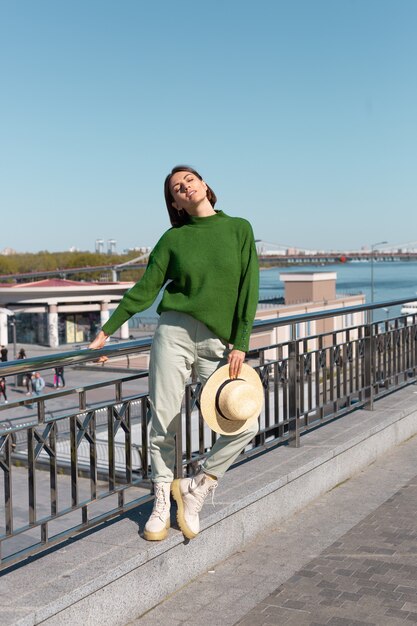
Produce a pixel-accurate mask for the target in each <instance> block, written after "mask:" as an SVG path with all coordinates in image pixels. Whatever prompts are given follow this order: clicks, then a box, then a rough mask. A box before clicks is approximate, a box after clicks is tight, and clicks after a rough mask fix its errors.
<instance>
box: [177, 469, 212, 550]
mask: <svg viewBox="0 0 417 626" xmlns="http://www.w3.org/2000/svg"><path fill="white" fill-rule="evenodd" d="M217 485H218V482H217V480H214V479H213V478H210V476H208V475H207V474H205V473H204V472H200V473H199V474H197V476H194V478H180V479H177V480H174V482H173V483H172V495H173V498H174V500H175V502H176V503H177V507H178V510H177V521H178V525H179V527H180V528H181V530H182V533H183V535H184V537H186V538H187V539H193V538H194V537H196V536H197V535H198V533H199V532H200V519H199V516H198V514H199V513H200V511H201V509H202V508H203V504H204V500H205V499H206V498H207V496H208V495H209V493H213V492H214V490H215V489H216V487H217Z"/></svg>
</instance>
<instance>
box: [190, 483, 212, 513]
mask: <svg viewBox="0 0 417 626" xmlns="http://www.w3.org/2000/svg"><path fill="white" fill-rule="evenodd" d="M201 486H202V485H201V483H200V484H199V485H197V487H195V490H194V489H190V493H191V494H192V495H193V496H194V498H195V502H194V503H193V505H192V507H191V508H192V513H200V511H201V509H202V508H203V504H204V500H205V499H206V498H207V496H208V495H209V493H211V503H212V505H213V506H215V504H214V492H215V490H216V487H217V482H214V481H213V484H211V485H209V486H208V487H206V488H205V490H204V492H203V493H198V491H197V490H198V489H199V488H200V487H201Z"/></svg>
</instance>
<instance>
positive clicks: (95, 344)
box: [88, 330, 109, 363]
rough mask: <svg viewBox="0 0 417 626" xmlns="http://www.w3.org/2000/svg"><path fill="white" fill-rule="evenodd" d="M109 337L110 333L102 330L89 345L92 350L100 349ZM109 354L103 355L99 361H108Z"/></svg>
mask: <svg viewBox="0 0 417 626" xmlns="http://www.w3.org/2000/svg"><path fill="white" fill-rule="evenodd" d="M108 338H109V335H106V333H104V332H103V331H102V330H100V332H99V333H98V335H97V336H96V337H95V338H94V339H93V341H92V342H91V343H90V345H89V346H88V347H89V348H90V349H91V350H100V348H104V346H105V345H106V341H107V339H108ZM108 360H109V359H108V357H107V356H101V357H100V358H99V359H97V361H98V362H99V363H105V362H106V361H108Z"/></svg>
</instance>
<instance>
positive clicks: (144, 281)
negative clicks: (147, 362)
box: [103, 242, 168, 335]
mask: <svg viewBox="0 0 417 626" xmlns="http://www.w3.org/2000/svg"><path fill="white" fill-rule="evenodd" d="M158 244H159V242H158ZM158 244H157V245H156V246H155V248H154V250H153V251H152V253H151V255H150V257H149V261H148V265H147V267H146V271H145V273H144V275H143V276H142V278H141V279H140V280H139V281H138V282H137V283H136V285H134V286H133V287H132V288H131V289H129V291H127V292H126V293H125V295H124V296H123V298H122V299H121V301H120V303H119V305H118V307H117V309H115V310H114V311H113V313H112V315H111V317H110V318H109V319H108V320H107V322H106V323H105V324H104V325H103V331H104V332H105V333H106V335H112V334H113V333H114V332H115V331H116V330H117V329H118V328H120V326H121V325H122V324H124V322H126V321H127V320H128V319H130V318H131V317H132V315H134V314H135V313H140V312H141V311H145V310H146V309H148V308H149V307H150V306H151V304H153V302H154V301H155V299H156V297H157V295H158V293H159V292H160V290H161V289H162V287H163V286H164V284H165V283H166V271H167V269H166V268H167V266H168V255H167V253H166V251H163V250H162V251H161V247H162V246H161V245H158Z"/></svg>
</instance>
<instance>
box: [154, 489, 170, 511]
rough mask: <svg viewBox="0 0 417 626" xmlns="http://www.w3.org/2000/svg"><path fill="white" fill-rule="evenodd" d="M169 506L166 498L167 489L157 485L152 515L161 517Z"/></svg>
mask: <svg viewBox="0 0 417 626" xmlns="http://www.w3.org/2000/svg"><path fill="white" fill-rule="evenodd" d="M167 506H168V503H167V500H166V498H165V491H164V489H163V488H161V487H159V488H158V487H155V502H154V505H153V511H152V515H153V516H156V517H161V516H162V515H163V514H164V513H165V512H166V508H167Z"/></svg>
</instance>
